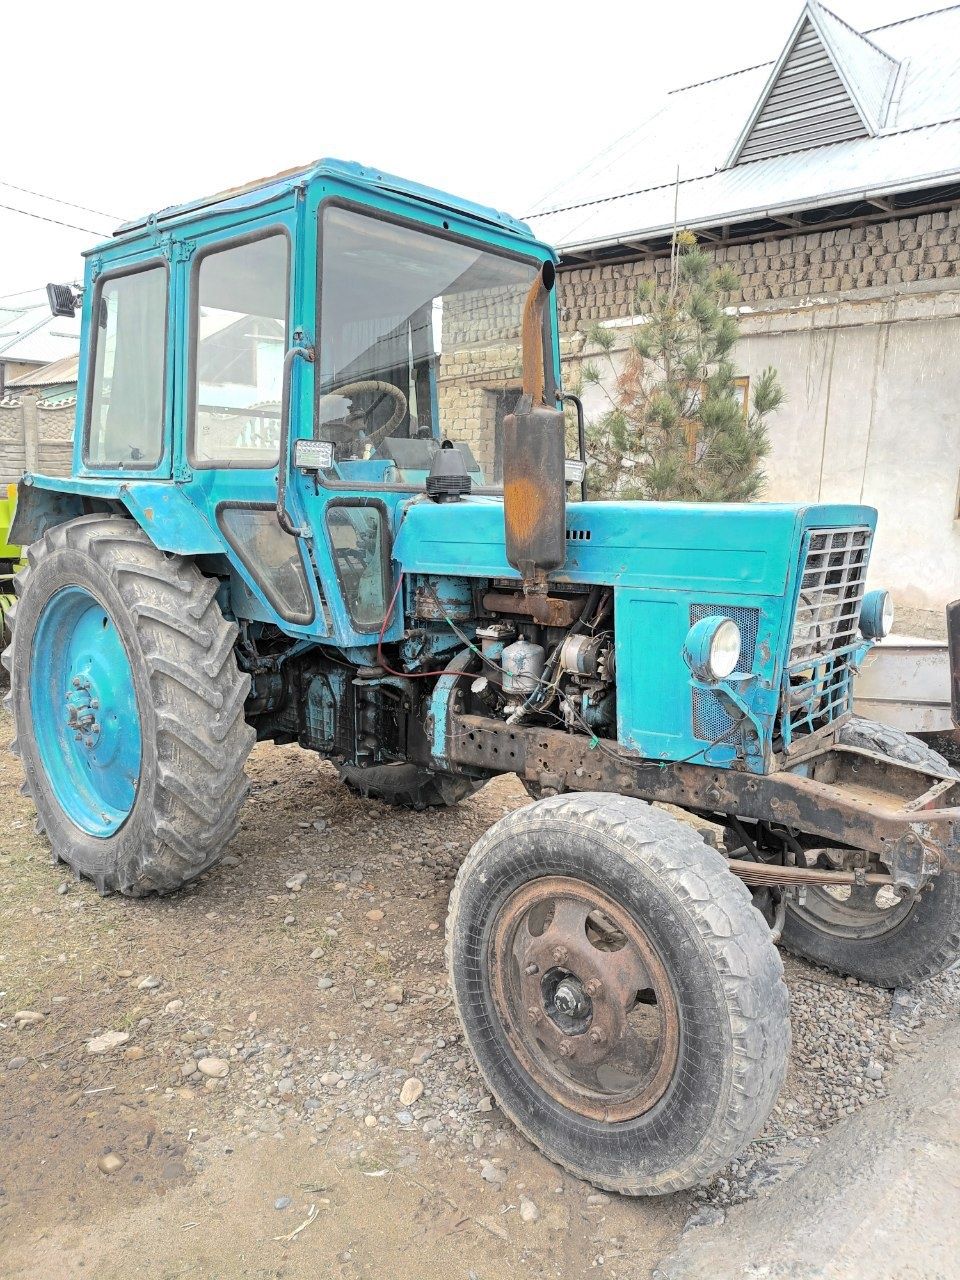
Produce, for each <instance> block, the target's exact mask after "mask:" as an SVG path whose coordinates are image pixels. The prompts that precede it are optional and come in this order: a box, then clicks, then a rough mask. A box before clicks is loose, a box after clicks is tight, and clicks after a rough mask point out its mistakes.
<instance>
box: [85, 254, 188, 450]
mask: <svg viewBox="0 0 960 1280" xmlns="http://www.w3.org/2000/svg"><path fill="white" fill-rule="evenodd" d="M157 267H162V268H163V273H164V282H165V288H164V306H163V347H162V349H161V357H160V358H161V387H162V394H161V400H160V439H159V442H158V444H159V450H158V452H157V455H156V457H155V458H153V459H152V461H149V462H148V461H146V460H144V459H142V458H138V459H136V462H137V465H136V466H130V465H129V463H127V462H125V461H124V460H122V459H121V460H120V461H117V462H94V461H93V460H92V459H91V457H90V429H91V427H92V426H93V393H94V388H95V386H96V382H97V351H98V349H99V345H100V341H99V339H100V326H99V324H97V323H96V318H97V316H98V315H99V314H100V301H101V299H102V297H103V290H104V287H105V286H106V285H108V284H110V283H111V282H112V281H114V280H120V279H127V278H129V277H130V276H137V275H142V274H143V273H144V272H145V271H155V270H156V269H157ZM89 333H90V347H89V350H88V352H87V362H86V365H87V367H86V376H87V386H86V392H85V394H84V398H83V401H84V403H83V432H82V434H81V451H80V461H81V462H82V463H83V466H84V468H85V469H86V470H87V471H122V472H123V473H124V474H127V473H130V472H141V471H145V472H151V473H152V472H155V471H156V470H157V469H158V468H159V467H160V466H161V465H162V463H163V459H164V458H165V456H166V454H167V409H168V400H169V396H168V388H167V373H168V370H167V356H168V354H169V348H170V264H169V262H167V260H166V258H163V257H152V258H145V259H144V260H143V261H142V262H133V263H124V264H123V266H118V267H114V268H113V269H112V270H110V271H105V272H104V273H103V275H101V276H99V277H98V278H97V282H96V285H95V287H94V291H93V305H92V309H91V312H90V327H89ZM131 461H133V459H131Z"/></svg>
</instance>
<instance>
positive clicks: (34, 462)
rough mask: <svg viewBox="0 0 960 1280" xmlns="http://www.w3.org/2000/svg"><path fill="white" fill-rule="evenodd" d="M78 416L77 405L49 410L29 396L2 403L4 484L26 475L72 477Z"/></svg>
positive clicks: (0, 479) (0, 459)
mask: <svg viewBox="0 0 960 1280" xmlns="http://www.w3.org/2000/svg"><path fill="white" fill-rule="evenodd" d="M75 416H76V402H75V401H68V402H66V403H64V404H59V405H57V406H56V407H49V406H44V405H42V404H38V402H37V397H36V396H35V395H32V394H31V393H28V392H25V393H24V394H23V395H21V396H17V397H15V398H14V397H11V396H8V397H5V398H4V399H3V400H0V484H15V483H16V481H17V480H19V479H20V476H21V475H22V474H23V472H24V471H36V472H41V473H42V474H44V475H55V476H60V475H69V474H70V464H71V460H72V453H73V423H74V418H75Z"/></svg>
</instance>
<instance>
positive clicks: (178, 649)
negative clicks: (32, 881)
mask: <svg viewBox="0 0 960 1280" xmlns="http://www.w3.org/2000/svg"><path fill="white" fill-rule="evenodd" d="M56 557H62V558H63V559H64V562H65V563H66V562H67V559H68V558H69V560H70V561H71V562H72V563H73V564H76V563H77V558H78V557H81V558H83V559H85V560H87V561H88V562H89V564H90V582H89V583H81V585H83V586H85V587H86V586H89V587H92V589H93V590H94V591H95V590H96V588H97V584H98V583H101V584H103V583H108V584H109V585H110V587H112V588H113V593H114V594H113V600H112V601H109V600H105V601H104V605H105V608H106V609H108V610H109V611H110V612H111V613H114V615H115V616H114V621H115V624H116V625H117V627H118V629H120V630H121V631H122V632H123V633H125V634H124V643H125V647H126V649H127V655H128V657H129V659H130V664H131V669H132V671H133V672H134V681H135V684H136V683H137V680H138V673H139V677H140V684H139V693H138V705H139V708H140V718H141V738H142V751H143V755H142V763H141V776H140V783H139V785H138V789H137V796H136V799H135V801H134V806H133V809H132V810H131V813H130V815H129V816H128V818H127V819H126V821H125V822H124V823H123V825H122V826H121V827H120V828H119V829H118V830H117V832H116V833H114V835H113V836H111V837H109V838H106V839H99V840H97V839H94V838H92V837H86V836H85V835H84V833H83V832H81V831H80V829H79V828H77V827H76V826H74V825H73V824H72V823H71V822H70V821H69V819H67V817H66V815H65V814H64V812H63V810H62V809H61V808H60V806H59V804H58V803H57V801H56V800H55V798H54V797H53V795H52V793H51V791H50V789H49V787H48V785H47V784H46V782H45V779H44V775H43V769H42V766H41V764H40V762H39V759H38V758H37V754H36V752H35V751H34V750H32V749H28V748H29V747H30V744H29V743H27V742H25V740H24V735H25V734H27V733H29V715H30V711H29V692H28V689H29V673H28V671H27V666H28V665H29V650H28V652H27V654H26V655H25V656H24V657H23V658H22V659H21V656H20V652H19V645H20V643H22V641H21V640H20V637H19V635H18V630H17V623H16V613H17V612H20V611H22V610H23V608H24V605H25V603H26V602H27V601H29V600H30V598H31V594H32V593H33V592H34V591H35V590H36V588H35V586H34V584H35V581H36V578H37V574H38V572H40V570H41V569H42V568H43V566H49V565H50V564H51V558H56ZM65 572H67V573H69V571H68V570H65ZM75 576H76V575H75V574H74V577H75ZM64 581H65V582H66V579H65V580H64ZM14 585H15V588H16V591H17V596H18V602H19V603H18V606H17V609H16V610H15V614H14V620H13V640H12V643H11V645H10V647H9V648H8V649H7V650H6V651H5V652H4V654H3V664H4V666H6V667H7V669H8V670H9V671H10V673H11V682H12V689H11V695H10V697H9V699H8V705H10V704H12V708H13V710H14V712H15V715H16V719H17V727H18V748H19V753H20V754H21V757H22V759H23V764H24V769H25V774H26V785H27V788H28V791H29V794H30V795H31V796H32V798H33V800H34V803H35V804H36V806H37V810H38V813H39V816H40V821H41V823H42V826H43V828H44V830H45V831H46V833H47V835H48V838H49V839H50V841H51V844H52V845H53V851H54V853H55V854H56V856H57V857H58V858H59V859H61V860H62V861H64V862H66V863H67V864H69V865H70V866H72V867H73V868H74V870H76V871H77V872H78V873H80V874H82V875H86V876H88V877H89V878H90V879H92V880H93V881H94V882H95V884H96V885H97V888H98V890H99V891H100V892H101V893H107V892H110V891H116V892H119V893H122V894H126V895H128V896H130V897H142V896H144V895H146V894H149V893H160V894H166V893H172V892H174V891H175V890H177V889H179V888H181V887H182V886H183V885H185V884H187V883H189V882H190V881H191V880H195V879H196V878H197V876H200V875H202V874H203V873H204V872H205V871H207V870H209V868H210V867H212V866H213V865H214V864H215V863H216V862H217V861H218V860H219V858H220V857H221V855H222V854H223V852H224V850H225V848H226V846H227V844H228V843H229V842H230V840H231V839H232V838H233V836H234V835H235V833H236V831H237V827H238V825H239V822H240V810H241V807H242V805H243V802H244V800H245V798H246V795H247V790H248V783H247V780H246V778H245V776H244V763H245V761H246V758H247V756H248V754H249V752H250V748H251V747H252V746H253V743H254V740H255V736H256V735H255V732H254V730H253V729H252V728H251V727H250V726H249V725H247V723H246V721H245V719H244V701H245V699H246V697H247V693H248V692H249V688H250V677H249V676H248V675H245V674H241V673H240V671H239V669H238V667H237V662H236V658H235V656H234V642H235V640H236V636H237V626H236V623H232V622H227V621H226V620H225V619H224V617H223V614H222V613H221V611H220V606H219V604H218V603H217V600H216V594H217V589H218V583H217V581H216V580H215V579H211V578H207V577H204V575H202V574H201V573H200V571H199V570H198V569H197V567H196V566H195V565H194V564H193V563H192V562H191V561H190V560H188V559H185V558H183V557H181V556H177V555H168V554H166V553H165V552H162V551H160V550H158V548H157V547H155V546H154V545H153V543H152V542H151V541H150V539H149V538H148V537H147V535H146V534H145V533H144V532H143V530H142V529H141V528H140V527H139V526H138V525H137V524H136V523H134V521H132V520H129V519H126V518H124V517H121V516H113V515H105V514H95V515H88V516H81V517H80V518H79V519H76V520H71V521H68V522H67V523H65V524H61V525H57V526H55V527H54V528H52V529H49V530H48V531H47V532H46V533H45V534H44V535H43V537H42V538H41V539H40V540H39V541H38V542H36V543H34V544H33V545H32V546H31V547H29V548H28V550H27V567H26V568H24V569H23V571H22V572H21V573H19V574H18V575H17V577H16V579H15V582H14ZM41 590H46V591H47V595H46V596H45V597H44V598H43V600H41V601H40V602H39V604H38V605H37V608H36V610H35V612H38V611H39V608H42V606H43V603H44V602H45V600H46V599H48V598H49V596H50V594H52V591H51V590H50V589H49V587H43V588H41ZM117 614H120V615H123V614H125V615H126V616H125V617H123V616H116V615H117ZM29 640H30V637H29V636H28V637H26V642H27V643H28V642H29Z"/></svg>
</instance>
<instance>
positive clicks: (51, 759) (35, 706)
mask: <svg viewBox="0 0 960 1280" xmlns="http://www.w3.org/2000/svg"><path fill="white" fill-rule="evenodd" d="M29 686H30V687H29V692H30V711H31V718H32V721H33V735H34V739H35V742H36V745H37V751H38V753H39V757H40V764H41V765H42V767H43V770H44V773H45V774H46V777H47V781H48V782H49V784H50V788H51V790H52V791H53V794H54V796H55V798H56V800H57V803H58V804H59V805H60V807H61V809H62V810H63V811H64V813H65V814H66V815H67V817H68V818H69V819H70V821H71V822H73V823H74V824H75V825H76V826H77V827H79V828H80V830H81V831H84V832H86V833H87V834H88V835H92V836H99V837H101V838H105V837H108V836H111V835H113V834H114V833H115V832H116V831H118V830H119V828H120V827H121V826H122V825H123V823H124V822H125V821H126V820H127V818H128V817H129V815H130V812H131V810H132V809H133V805H134V802H135V800H136V794H137V787H138V784H139V779H140V764H141V755H142V741H141V732H140V714H139V710H138V707H137V697H136V689H135V687H134V683H133V671H132V669H131V666H130V659H129V656H128V655H127V651H126V649H125V648H124V645H123V641H122V640H121V638H120V635H119V633H118V632H117V628H116V625H115V623H114V621H113V619H112V618H111V617H110V614H109V612H108V611H107V609H106V608H105V607H104V606H103V604H102V603H101V602H100V601H99V600H97V599H96V597H95V596H93V595H92V594H91V593H90V592H89V591H87V590H86V589H85V588H84V587H80V586H69V587H64V588H62V589H61V590H60V591H57V592H56V593H55V594H54V595H52V596H51V597H50V599H49V600H48V601H47V602H46V604H45V605H44V606H43V609H42V610H41V612H40V616H39V618H38V620H37V626H36V630H35V631H34V636H33V645H32V653H31V661H30V675H29Z"/></svg>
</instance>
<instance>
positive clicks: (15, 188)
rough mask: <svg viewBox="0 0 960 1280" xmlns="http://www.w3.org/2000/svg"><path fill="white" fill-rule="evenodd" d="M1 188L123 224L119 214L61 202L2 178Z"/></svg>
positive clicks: (0, 180)
mask: <svg viewBox="0 0 960 1280" xmlns="http://www.w3.org/2000/svg"><path fill="white" fill-rule="evenodd" d="M0 187H9V188H10V190H11V191H22V192H23V194H24V195H26V196H36V197H37V199H38V200H49V201H50V202H51V203H52V204H62V205H66V207H67V208H68V209H80V210H81V211H82V212H83V213H95V214H96V215H97V217H98V218H110V219H111V221H113V222H123V218H121V217H120V215H119V214H118V213H104V211H103V210H102V209H91V208H90V206H89V205H87V204H75V203H74V202H73V201H72V200H61V199H60V197H59V196H48V195H44V193H43V192H42V191H32V190H31V189H30V188H29V187H18V186H17V184H16V183H15V182H7V181H6V179H4V178H0Z"/></svg>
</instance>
